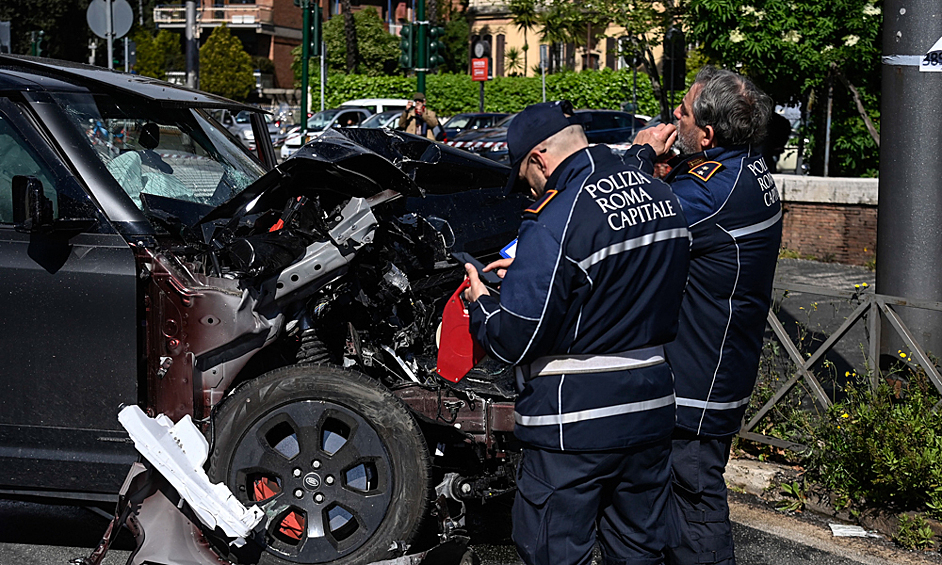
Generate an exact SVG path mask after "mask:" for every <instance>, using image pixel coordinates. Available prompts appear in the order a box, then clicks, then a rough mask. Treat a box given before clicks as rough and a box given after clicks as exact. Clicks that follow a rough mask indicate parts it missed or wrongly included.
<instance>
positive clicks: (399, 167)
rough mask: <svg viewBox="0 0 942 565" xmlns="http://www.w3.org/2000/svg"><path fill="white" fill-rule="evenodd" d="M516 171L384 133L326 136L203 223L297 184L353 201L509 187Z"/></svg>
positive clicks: (259, 204)
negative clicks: (510, 176)
mask: <svg viewBox="0 0 942 565" xmlns="http://www.w3.org/2000/svg"><path fill="white" fill-rule="evenodd" d="M508 174H510V168H508V167H507V166H505V165H501V164H498V163H495V162H494V161H491V160H489V159H484V158H481V157H478V156H477V155H473V154H471V153H468V152H465V151H461V150H458V149H455V148H453V147H449V146H447V145H442V144H439V143H436V142H433V141H431V140H428V139H426V138H423V137H419V136H415V135H411V134H407V133H403V132H391V131H388V130H384V129H363V128H349V129H343V130H330V131H327V132H324V134H323V135H321V136H320V137H319V138H318V139H317V140H315V141H313V142H311V143H309V144H307V145H305V146H304V147H302V148H301V149H299V150H298V151H297V152H296V153H295V155H294V156H293V157H292V158H291V159H288V160H287V161H285V162H284V163H282V164H280V165H278V166H277V167H275V168H274V169H272V170H271V171H269V172H268V173H266V174H265V175H264V176H262V177H261V178H260V179H258V180H257V181H255V182H254V183H252V184H251V185H250V186H249V187H248V188H246V189H245V190H243V191H242V192H240V193H239V194H238V195H236V196H235V197H233V198H232V199H230V200H229V201H227V202H225V203H224V204H222V205H220V206H219V207H217V208H216V209H215V210H213V211H212V212H210V213H209V214H208V215H206V216H205V217H204V218H203V219H202V220H201V222H200V223H205V222H210V221H213V220H216V219H219V218H237V217H241V216H244V215H246V214H247V213H249V212H250V211H252V210H257V209H263V208H265V207H268V206H269V204H270V203H271V202H275V201H277V200H280V199H284V198H286V197H287V196H288V195H287V194H282V192H284V191H285V190H287V188H286V187H288V186H290V185H291V184H293V182H286V181H291V180H294V179H300V180H301V181H303V182H305V183H307V184H313V185H315V188H318V189H322V190H330V191H333V192H337V193H341V194H345V195H347V196H351V197H359V198H369V197H370V196H373V195H375V194H378V193H380V192H383V191H385V190H393V191H396V192H398V193H400V194H403V195H405V196H422V195H424V194H425V192H426V191H430V192H433V193H438V194H448V193H453V192H460V191H463V190H470V189H474V188H486V187H496V186H503V185H504V184H505V183H506V181H507V175H508Z"/></svg>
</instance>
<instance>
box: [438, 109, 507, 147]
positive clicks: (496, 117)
mask: <svg viewBox="0 0 942 565" xmlns="http://www.w3.org/2000/svg"><path fill="white" fill-rule="evenodd" d="M506 117H507V114H506V113H495V112H484V113H467V114H457V115H455V116H453V117H452V118H451V119H450V120H448V121H447V122H445V125H444V126H442V127H443V131H442V133H441V134H439V136H438V137H437V139H438V141H448V140H449V139H454V137H455V136H456V135H458V134H459V133H461V132H463V131H467V130H475V129H481V128H489V127H493V126H494V125H496V124H497V122H499V121H501V120H502V119H504V118H506Z"/></svg>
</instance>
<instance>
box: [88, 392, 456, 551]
mask: <svg viewBox="0 0 942 565" xmlns="http://www.w3.org/2000/svg"><path fill="white" fill-rule="evenodd" d="M118 420H119V421H120V422H121V424H122V425H123V426H124V428H125V429H126V430H127V431H128V434H129V435H130V437H131V439H132V440H133V441H134V446H135V448H137V450H138V451H139V452H140V453H141V455H143V457H144V459H145V460H144V461H143V462H137V463H134V464H133V465H132V466H131V469H130V471H129V472H128V475H127V477H126V478H125V480H124V484H123V485H122V486H121V490H120V492H119V498H118V503H117V506H116V509H115V515H114V517H113V518H112V520H111V522H110V523H109V524H108V528H107V529H106V531H105V534H104V535H103V536H102V539H101V542H99V544H98V546H97V547H96V548H95V549H94V550H93V551H92V553H91V554H90V555H89V556H87V557H83V558H80V559H75V560H73V561H72V564H73V565H100V564H101V563H102V560H103V559H104V557H105V555H106V554H107V552H108V550H109V548H110V547H111V544H112V543H113V542H114V540H115V539H116V537H117V535H118V533H119V532H120V530H121V528H122V527H126V528H127V529H128V531H130V533H131V534H132V535H133V536H134V539H135V541H136V544H137V547H136V549H135V550H134V551H133V552H132V553H131V556H130V558H129V559H128V561H127V565H230V563H231V562H230V561H229V560H227V559H226V557H225V556H226V555H227V552H228V551H229V550H231V549H238V550H239V551H240V562H246V558H247V557H248V559H247V561H248V562H257V557H258V556H259V555H260V553H261V552H262V551H264V549H263V548H264V544H263V543H253V540H256V539H257V540H258V541H260V540H261V539H263V537H264V536H265V534H266V532H264V531H263V529H264V528H263V526H262V525H261V524H263V520H262V519H263V518H264V512H263V511H262V510H261V509H259V508H258V506H252V507H251V508H246V507H245V506H243V505H242V503H240V502H239V501H238V499H236V497H235V496H234V495H233V494H232V492H231V491H230V490H229V489H228V488H226V486H225V485H223V484H221V483H220V484H215V485H214V484H212V483H210V481H209V477H207V476H206V473H205V472H204V471H203V465H204V464H205V462H206V457H207V455H208V453H209V445H208V443H207V441H206V438H205V437H203V435H202V433H201V432H200V431H199V429H198V428H197V427H196V426H195V425H194V424H193V422H192V421H191V419H190V418H189V416H185V417H183V418H181V419H180V421H178V422H177V423H176V424H173V423H172V422H171V421H170V419H169V418H167V417H166V416H164V415H160V416H158V417H157V418H156V419H155V418H150V417H148V416H147V415H145V414H144V413H143V411H141V409H140V408H138V407H137V406H127V407H125V408H123V409H122V410H121V412H120V413H119V415H118ZM468 541H469V540H468V538H467V537H464V536H461V535H456V536H450V537H443V538H442V541H441V543H440V544H439V545H437V546H436V547H433V548H431V549H429V550H427V551H423V552H420V553H415V554H409V555H405V553H406V551H408V549H409V548H408V546H407V545H405V544H402V545H401V546H400V547H399V548H398V549H399V550H400V551H401V552H402V553H403V554H404V555H401V556H400V557H397V558H394V559H388V560H383V561H377V562H374V563H371V564H369V565H420V564H431V563H436V564H446V563H458V562H460V561H461V560H462V558H463V557H464V556H465V555H466V553H467V551H468V549H467V544H468ZM253 552H254V553H255V557H256V559H255V560H253V559H252V554H253Z"/></svg>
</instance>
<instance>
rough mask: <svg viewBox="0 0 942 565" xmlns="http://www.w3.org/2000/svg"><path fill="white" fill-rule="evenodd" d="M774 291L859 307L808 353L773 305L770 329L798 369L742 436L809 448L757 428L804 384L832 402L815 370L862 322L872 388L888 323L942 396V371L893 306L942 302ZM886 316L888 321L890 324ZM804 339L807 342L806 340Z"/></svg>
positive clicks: (815, 396)
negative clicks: (823, 298) (789, 331)
mask: <svg viewBox="0 0 942 565" xmlns="http://www.w3.org/2000/svg"><path fill="white" fill-rule="evenodd" d="M775 291H776V293H784V294H783V295H787V294H788V293H789V292H791V293H803V294H808V295H813V296H824V297H830V298H835V299H844V300H846V301H848V303H849V304H854V303H856V304H857V306H856V308H855V309H854V310H853V312H852V313H851V314H850V315H849V316H847V317H846V318H845V319H844V322H843V323H842V324H841V325H840V326H839V327H838V328H837V329H836V330H835V331H833V332H832V333H831V334H830V335H829V336H828V337H827V338H826V339H824V340H823V342H822V343H820V345H817V347H816V348H814V349H813V350H812V351H808V350H807V349H808V348H807V347H805V349H806V350H805V351H802V347H800V346H799V344H797V343H796V342H795V341H793V339H792V336H791V335H789V333H788V331H787V330H786V328H785V325H784V324H783V323H782V321H781V320H780V314H781V312H780V311H778V312H777V311H776V308H773V309H772V310H771V311H770V312H769V315H768V327H769V328H771V330H772V334H773V335H774V339H775V340H777V341H778V343H779V344H781V346H782V349H783V350H784V351H785V354H786V355H787V358H788V360H789V361H790V362H791V363H792V365H793V367H794V371H793V373H792V374H791V376H790V378H788V379H787V380H785V382H783V383H782V384H781V385H780V386H779V387H778V388H777V390H775V392H774V394H772V395H771V397H770V398H769V399H768V400H767V401H765V402H764V403H763V404H762V406H760V407H759V408H758V410H757V411H756V412H754V413H752V414H751V416H747V419H746V421H745V422H744V423H743V426H742V429H741V431H740V433H739V435H740V437H742V438H744V439H747V440H750V441H755V442H759V443H764V444H768V445H772V446H775V447H780V448H784V449H789V450H792V451H804V450H805V449H806V446H804V445H802V444H798V443H795V442H792V441H787V440H783V439H781V438H777V437H772V436H770V435H767V434H763V433H759V432H758V431H756V430H757V429H758V426H759V424H760V422H761V421H762V420H763V419H764V418H766V417H767V416H768V415H769V413H770V412H771V411H772V410H773V409H774V408H775V407H776V405H777V404H779V403H780V402H782V400H783V399H784V398H786V396H787V395H789V393H791V392H792V391H793V390H794V389H795V387H796V386H798V385H799V384H803V385H804V387H803V388H804V390H805V391H807V394H806V395H807V396H809V397H810V398H811V400H812V401H813V402H814V403H815V404H817V406H818V407H820V408H822V409H825V410H826V409H827V408H829V407H830V406H831V403H832V401H831V399H830V398H829V397H828V394H827V392H826V390H825V387H824V386H822V383H821V381H820V379H819V376H818V375H817V374H816V373H815V372H814V371H813V369H814V368H815V367H816V366H817V365H819V364H820V363H821V362H822V360H824V359H825V356H826V355H827V354H828V353H829V352H831V351H832V350H833V349H834V347H835V346H836V345H837V344H838V343H839V342H840V341H841V340H842V339H844V338H845V337H846V336H847V335H848V333H849V332H850V331H851V329H852V328H854V327H855V326H857V325H858V324H863V325H864V329H865V330H866V335H867V337H866V341H867V343H866V344H860V346H861V347H862V350H863V352H864V355H865V360H866V365H867V371H868V373H869V377H870V386H871V388H872V389H873V390H876V387H877V386H878V384H879V381H880V378H881V373H880V363H879V361H880V353H881V349H880V346H881V341H882V340H881V337H882V336H881V332H882V331H883V330H884V327H889V328H891V330H892V331H893V332H895V334H896V335H897V336H898V337H899V339H901V340H902V342H903V344H904V345H905V347H907V348H909V350H910V352H911V354H908V355H907V356H906V362H907V363H909V364H912V365H914V366H918V367H921V368H922V370H924V371H925V373H926V376H927V377H928V378H929V380H930V381H931V382H932V384H933V385H934V386H935V388H936V390H937V391H938V392H939V393H940V394H942V376H940V374H939V369H938V367H937V366H936V365H935V363H933V361H932V359H930V357H929V355H928V354H927V353H926V351H925V350H924V349H923V347H922V346H921V345H920V344H919V342H918V341H917V340H916V338H915V337H914V336H913V333H912V332H911V331H910V329H909V328H908V327H907V326H906V324H905V323H904V321H903V319H902V318H901V317H900V315H899V314H898V313H897V312H896V310H895V309H894V307H896V306H905V307H907V308H920V309H926V310H933V311H936V312H942V302H933V301H928V300H915V299H910V298H901V297H897V296H887V295H882V294H876V293H872V292H860V291H859V290H858V291H841V290H834V289H831V288H826V287H819V286H811V285H803V284H791V283H789V284H787V285H779V284H776V286H775ZM884 320H885V322H886V323H885V324H884ZM800 339H801V340H803V338H800ZM803 345H804V344H803ZM940 405H942V401H940V402H939V404H937V405H936V407H935V408H936V409H938V408H939V407H940Z"/></svg>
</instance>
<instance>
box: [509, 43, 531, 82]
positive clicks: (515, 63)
mask: <svg viewBox="0 0 942 565" xmlns="http://www.w3.org/2000/svg"><path fill="white" fill-rule="evenodd" d="M504 59H505V60H506V65H507V76H512V77H513V76H520V71H525V70H526V67H525V66H524V64H525V63H522V62H521V61H520V51H519V50H517V48H516V47H510V48H509V49H507V52H506V53H504Z"/></svg>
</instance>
